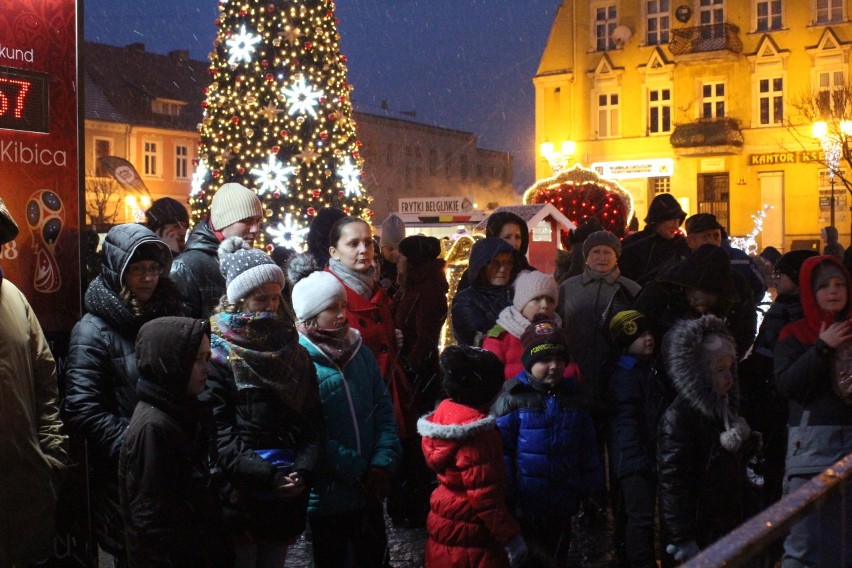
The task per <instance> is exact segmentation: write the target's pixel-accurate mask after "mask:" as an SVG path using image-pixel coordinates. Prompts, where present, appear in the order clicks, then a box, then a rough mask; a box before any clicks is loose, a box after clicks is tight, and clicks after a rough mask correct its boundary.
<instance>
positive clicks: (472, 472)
mask: <svg viewBox="0 0 852 568" xmlns="http://www.w3.org/2000/svg"><path fill="white" fill-rule="evenodd" d="M417 431H418V433H419V434H420V435H421V436H423V440H422V442H421V445H422V448H423V455H424V456H425V458H426V463H427V464H428V465H429V467H430V468H432V469H433V470H434V471H435V473H436V474H437V477H438V482H439V485H438V487H437V488H436V489H435V490H434V491H433V492H432V497H431V499H430V509H431V510H430V512H429V516H428V517H427V519H426V530H427V532H428V534H429V538H428V540H427V542H426V557H425V565H426V566H427V567H434V568H438V567H441V568H443V567H445V566H447V567H458V568H462V567H465V568H468V567H471V568H472V567H476V568H505V567H508V566H509V560H508V558H507V556H506V552H505V550H504V549H503V547H504V546H505V545H506V544H507V543H509V541H511V540H512V539H513V538H515V537H516V536H518V535H520V534H521V529H520V526H519V525H518V522H517V521H516V520H515V518H514V517H513V516H512V514H511V513H510V512H509V509H508V508H507V506H506V473H505V471H504V468H503V461H502V460H503V455H502V447H503V444H502V442H501V440H500V432H499V430H498V429H497V426H496V425H495V419H494V417H493V416H487V415H485V414H483V413H482V412H480V411H478V410H475V409H473V408H471V407H469V406H464V405H461V404H458V403H456V402H453V401H452V400H450V399H446V400H444V401H442V402H441V403H440V404H439V405H438V408H437V409H436V410H435V412H433V413H432V414H430V415H428V416H424V417H423V418H421V419H420V420H419V421H418V422H417Z"/></svg>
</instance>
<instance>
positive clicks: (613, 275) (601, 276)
mask: <svg viewBox="0 0 852 568" xmlns="http://www.w3.org/2000/svg"><path fill="white" fill-rule="evenodd" d="M620 276H621V270H620V269H619V268H618V265H617V264H616V265H615V266H613V267H612V270H610V271H609V272H598V271H597V270H592V269H591V268H589V267H588V266H587V267H586V269H585V270H584V271H583V284H584V285H585V284H588V283H589V282H594V281H595V280H603V281H604V282H606V283H607V284H609V285H610V286H612V285H613V284H615V282H616V280H618V278H619V277H620Z"/></svg>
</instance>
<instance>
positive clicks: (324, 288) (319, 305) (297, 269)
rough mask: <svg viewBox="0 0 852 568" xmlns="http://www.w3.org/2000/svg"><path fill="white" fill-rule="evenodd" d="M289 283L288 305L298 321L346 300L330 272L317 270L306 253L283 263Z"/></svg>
mask: <svg viewBox="0 0 852 568" xmlns="http://www.w3.org/2000/svg"><path fill="white" fill-rule="evenodd" d="M287 276H288V277H289V278H290V282H291V283H292V284H293V293H292V294H291V302H292V304H293V311H294V312H296V317H297V318H298V319H299V321H306V320H309V319H311V318H312V317H315V316H316V315H317V314H319V313H320V312H321V311H323V310H325V309H326V308H329V307H331V306H333V305H334V304H336V303H338V302H345V301H346V289H345V288H343V284H341V283H340V280H338V279H337V277H336V276H334V275H333V274H332V273H331V272H325V271H324V270H319V269H318V267H317V265H316V261H315V260H314V258H313V256H311V255H310V254H306V253H303V254H297V255H296V256H294V257H293V258H291V259H290V261H289V262H288V263H287Z"/></svg>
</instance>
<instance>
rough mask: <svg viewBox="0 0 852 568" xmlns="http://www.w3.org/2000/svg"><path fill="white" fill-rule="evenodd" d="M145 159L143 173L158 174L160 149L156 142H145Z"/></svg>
mask: <svg viewBox="0 0 852 568" xmlns="http://www.w3.org/2000/svg"><path fill="white" fill-rule="evenodd" d="M143 156H144V161H145V175H146V176H149V177H156V176H159V175H160V150H159V145H158V144H157V143H156V142H145V150H144V153H143Z"/></svg>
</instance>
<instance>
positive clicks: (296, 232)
mask: <svg viewBox="0 0 852 568" xmlns="http://www.w3.org/2000/svg"><path fill="white" fill-rule="evenodd" d="M266 232H267V233H268V234H269V236H270V237H272V242H274V243H275V244H276V245H280V246H282V247H290V248H292V249H295V250H298V251H301V250H304V248H305V235H306V234H307V233H308V227H300V226H299V224H298V223H296V222H295V221H294V220H293V215H291V214H290V213H287V215H285V216H284V222H283V223H278V225H276V226H275V227H269V228H268V229H266Z"/></svg>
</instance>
